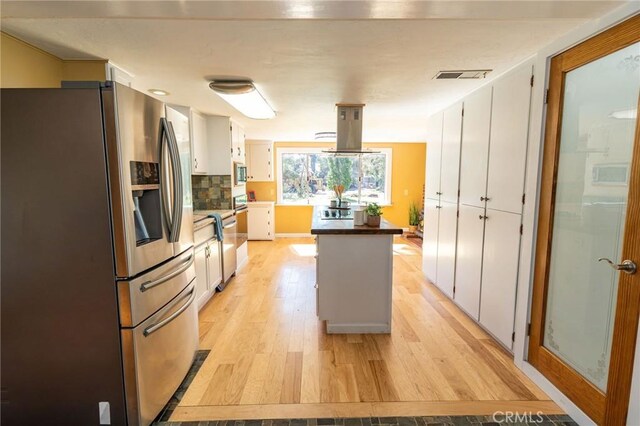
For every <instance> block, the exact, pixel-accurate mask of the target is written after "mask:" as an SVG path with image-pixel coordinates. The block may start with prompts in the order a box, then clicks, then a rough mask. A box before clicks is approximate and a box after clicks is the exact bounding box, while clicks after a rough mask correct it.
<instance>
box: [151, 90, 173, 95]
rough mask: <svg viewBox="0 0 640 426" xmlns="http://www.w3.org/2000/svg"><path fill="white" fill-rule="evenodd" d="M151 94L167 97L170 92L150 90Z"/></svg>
mask: <svg viewBox="0 0 640 426" xmlns="http://www.w3.org/2000/svg"><path fill="white" fill-rule="evenodd" d="M149 92H151V93H153V94H154V95H158V96H167V95H168V94H169V92H167V91H166V90H162V89H149Z"/></svg>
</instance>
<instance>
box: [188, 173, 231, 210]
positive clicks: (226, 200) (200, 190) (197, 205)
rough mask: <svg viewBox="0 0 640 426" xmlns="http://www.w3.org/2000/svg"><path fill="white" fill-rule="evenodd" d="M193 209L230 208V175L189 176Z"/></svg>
mask: <svg viewBox="0 0 640 426" xmlns="http://www.w3.org/2000/svg"><path fill="white" fill-rule="evenodd" d="M191 187H192V189H193V209H194V210H226V209H230V208H231V204H232V195H231V175H213V176H200V175H193V176H191Z"/></svg>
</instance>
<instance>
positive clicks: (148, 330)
mask: <svg viewBox="0 0 640 426" xmlns="http://www.w3.org/2000/svg"><path fill="white" fill-rule="evenodd" d="M195 298H196V287H195V285H193V284H192V285H191V296H190V297H189V300H187V302H186V303H185V304H184V305H182V306H181V307H180V309H178V310H177V311H175V312H174V313H172V314H171V315H169V316H168V317H166V318H165V319H163V320H162V321H159V322H157V323H155V324H153V325H150V326H149V327H147V328H145V329H144V331H143V332H142V334H143V335H144V337H149V335H150V334H152V333H154V332H156V331H158V330H160V329H161V328H162V327H164V326H165V325H167V324H169V323H170V322H171V321H173V320H174V319H176V318H178V317H179V316H180V314H181V313H183V312H184V311H185V310H187V308H188V307H189V306H190V305H191V304H192V303H193V301H194V300H195Z"/></svg>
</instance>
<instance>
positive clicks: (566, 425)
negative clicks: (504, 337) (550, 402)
mask: <svg viewBox="0 0 640 426" xmlns="http://www.w3.org/2000/svg"><path fill="white" fill-rule="evenodd" d="M209 352H210V351H198V353H197V354H196V359H195V360H194V362H193V365H192V366H191V369H190V370H189V373H187V377H185V379H184V381H183V382H182V383H181V384H180V386H179V387H178V390H177V391H176V393H175V394H174V395H173V397H172V398H171V400H170V401H169V403H168V404H167V406H166V407H165V408H164V410H162V412H161V413H160V415H158V417H157V418H156V421H155V422H154V423H153V426H427V425H429V426H436V425H442V426H445V425H447V426H449V425H452V426H472V425H473V426H475V425H477V426H480V425H501V424H509V425H518V426H573V425H577V423H576V422H574V421H573V420H572V419H571V417H569V416H553V415H549V416H545V415H543V416H537V415H535V414H533V415H532V416H531V417H530V418H528V419H521V418H520V419H513V418H510V419H507V418H505V417H504V416H495V418H494V416H432V417H365V418H347V419H276V420H219V421H201V422H170V421H169V418H170V417H171V414H172V413H173V410H174V409H175V408H176V407H177V406H178V403H179V402H180V400H181V399H182V397H183V396H184V394H185V392H186V391H187V388H188V387H189V385H190V384H191V382H192V381H193V378H194V377H195V376H196V373H197V372H198V370H200V367H201V366H202V364H203V363H204V360H205V359H207V356H209Z"/></svg>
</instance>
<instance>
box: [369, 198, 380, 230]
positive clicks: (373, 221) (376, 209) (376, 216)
mask: <svg viewBox="0 0 640 426" xmlns="http://www.w3.org/2000/svg"><path fill="white" fill-rule="evenodd" d="M381 215H382V207H380V206H379V205H378V204H377V203H371V204H369V205H368V206H367V225H369V226H372V227H379V226H380V216H381Z"/></svg>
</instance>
